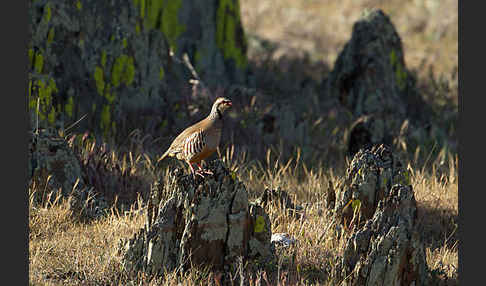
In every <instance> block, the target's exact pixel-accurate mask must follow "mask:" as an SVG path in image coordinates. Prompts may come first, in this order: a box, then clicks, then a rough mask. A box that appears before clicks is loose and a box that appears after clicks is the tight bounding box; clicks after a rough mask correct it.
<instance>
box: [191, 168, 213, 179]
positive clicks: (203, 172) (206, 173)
mask: <svg viewBox="0 0 486 286" xmlns="http://www.w3.org/2000/svg"><path fill="white" fill-rule="evenodd" d="M195 174H197V175H199V176H201V177H203V178H204V175H214V173H213V172H211V171H210V170H203V169H200V170H197V171H196V172H195Z"/></svg>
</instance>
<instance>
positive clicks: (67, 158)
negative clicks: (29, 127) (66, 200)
mask: <svg viewBox="0 0 486 286" xmlns="http://www.w3.org/2000/svg"><path fill="white" fill-rule="evenodd" d="M29 133H30V138H31V140H30V141H29V152H28V172H29V180H30V181H32V180H33V181H34V182H35V184H36V185H37V186H46V187H47V189H48V190H49V191H54V192H57V191H58V190H60V191H61V193H62V195H64V196H67V195H69V194H71V193H72V191H73V189H74V187H75V186H76V188H77V189H80V188H82V187H84V180H83V176H82V173H81V167H80V164H79V161H78V158H77V157H76V155H75V154H74V153H73V151H72V150H71V148H70V147H69V145H68V143H67V142H66V140H65V139H64V138H62V137H60V136H59V135H58V134H56V132H55V131H53V130H52V129H39V130H38V132H32V131H29ZM48 178H49V180H48ZM46 184H47V185H46Z"/></svg>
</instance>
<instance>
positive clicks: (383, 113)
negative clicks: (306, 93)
mask: <svg viewBox="0 0 486 286" xmlns="http://www.w3.org/2000/svg"><path fill="white" fill-rule="evenodd" d="M414 81H415V80H414V78H413V76H412V74H411V73H410V72H409V71H408V70H407V68H406V66H405V61H404V57H403V47H402V42H401V40H400V37H399V35H398V33H397V31H396V30H395V27H394V26H393V24H392V22H391V21H390V19H389V18H388V16H387V15H385V13H383V12H382V11H381V10H372V11H370V12H367V13H365V14H364V16H363V17H362V18H361V19H360V20H359V21H357V22H356V23H355V24H354V26H353V32H352V36H351V39H350V41H349V42H348V43H347V44H346V45H345V46H344V49H343V50H342V52H341V53H340V54H339V56H338V58H337V60H336V62H335V64H334V69H333V70H332V72H331V73H330V75H329V77H328V79H327V81H326V83H325V84H326V92H327V95H326V96H331V97H332V98H337V99H338V100H339V102H340V103H341V104H342V105H343V106H345V107H347V108H348V109H349V110H350V111H351V112H352V114H353V116H354V118H355V119H356V123H355V124H354V125H353V126H352V130H351V134H350V136H349V137H348V138H347V140H348V150H349V152H350V153H351V154H354V153H355V152H357V151H358V150H359V149H360V148H363V147H367V145H373V144H379V143H385V144H391V143H392V138H394V137H395V136H396V135H398V133H399V131H400V127H401V126H402V123H403V122H404V120H405V119H406V118H411V119H416V118H417V117H418V116H420V114H421V112H416V110H417V109H420V110H421V109H422V108H424V106H425V104H424V102H423V100H422V99H421V97H420V96H419V94H418V93H417V91H416V88H415V82H414Z"/></svg>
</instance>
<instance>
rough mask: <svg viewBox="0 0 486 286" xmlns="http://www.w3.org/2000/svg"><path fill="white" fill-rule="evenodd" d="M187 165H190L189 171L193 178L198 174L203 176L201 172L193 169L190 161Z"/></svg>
mask: <svg viewBox="0 0 486 286" xmlns="http://www.w3.org/2000/svg"><path fill="white" fill-rule="evenodd" d="M189 167H191V173H192V175H193V176H194V179H195V178H196V175H199V176H201V177H203V178H204V176H203V175H202V174H201V173H199V172H196V171H194V167H192V164H191V163H189Z"/></svg>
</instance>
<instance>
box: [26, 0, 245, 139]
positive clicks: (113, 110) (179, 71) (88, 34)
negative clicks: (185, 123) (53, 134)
mask: <svg viewBox="0 0 486 286" xmlns="http://www.w3.org/2000/svg"><path fill="white" fill-rule="evenodd" d="M28 13H29V28H30V31H31V35H32V37H31V38H30V41H29V47H28V56H29V60H30V66H29V68H30V70H29V102H28V103H29V110H30V111H31V120H33V118H35V116H34V115H35V113H36V111H37V110H38V111H39V112H38V113H39V119H40V124H41V126H46V125H49V126H56V127H63V126H64V127H66V125H67V124H69V123H72V122H74V121H76V120H78V119H79V118H81V117H82V116H84V115H85V114H87V115H88V116H87V118H86V119H85V120H82V121H81V122H79V123H78V125H77V128H83V129H90V130H93V131H101V133H102V134H104V135H119V136H123V135H121V134H120V131H121V130H129V131H131V130H133V129H134V128H140V129H142V130H146V131H151V132H155V131H158V128H160V127H161V126H165V125H167V122H166V123H165V124H164V123H163V122H164V120H165V119H167V118H169V117H176V116H175V115H176V114H169V113H176V112H178V111H179V112H180V111H181V110H178V109H180V108H177V107H174V106H176V105H177V104H178V105H179V106H182V104H181V103H182V102H181V97H180V91H181V89H184V88H185V89H190V86H188V80H189V79H190V78H192V75H191V72H190V70H189V69H188V68H187V67H186V66H185V65H184V63H182V62H181V59H182V58H183V55H184V54H187V55H188V56H189V59H190V61H191V63H192V65H193V66H194V67H195V68H196V70H197V72H198V74H199V76H200V77H201V78H202V80H203V81H204V82H205V83H206V84H207V85H208V86H210V87H213V86H215V85H224V84H229V83H245V82H246V66H247V64H246V41H245V37H244V32H243V29H242V26H241V20H240V12H239V2H238V0H216V1H196V2H194V1H190V0H174V1H163V0H146V1H145V0H144V1H140V0H114V1H90V0H77V1H63V0H50V1H29V10H28ZM171 54H173V55H174V57H172V56H171ZM38 103H39V104H38ZM37 106H39V108H37ZM167 106H171V108H165V107H167ZM180 113H181V114H183V112H180ZM140 119H142V120H140ZM135 123H136V124H135ZM117 131H118V132H117Z"/></svg>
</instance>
